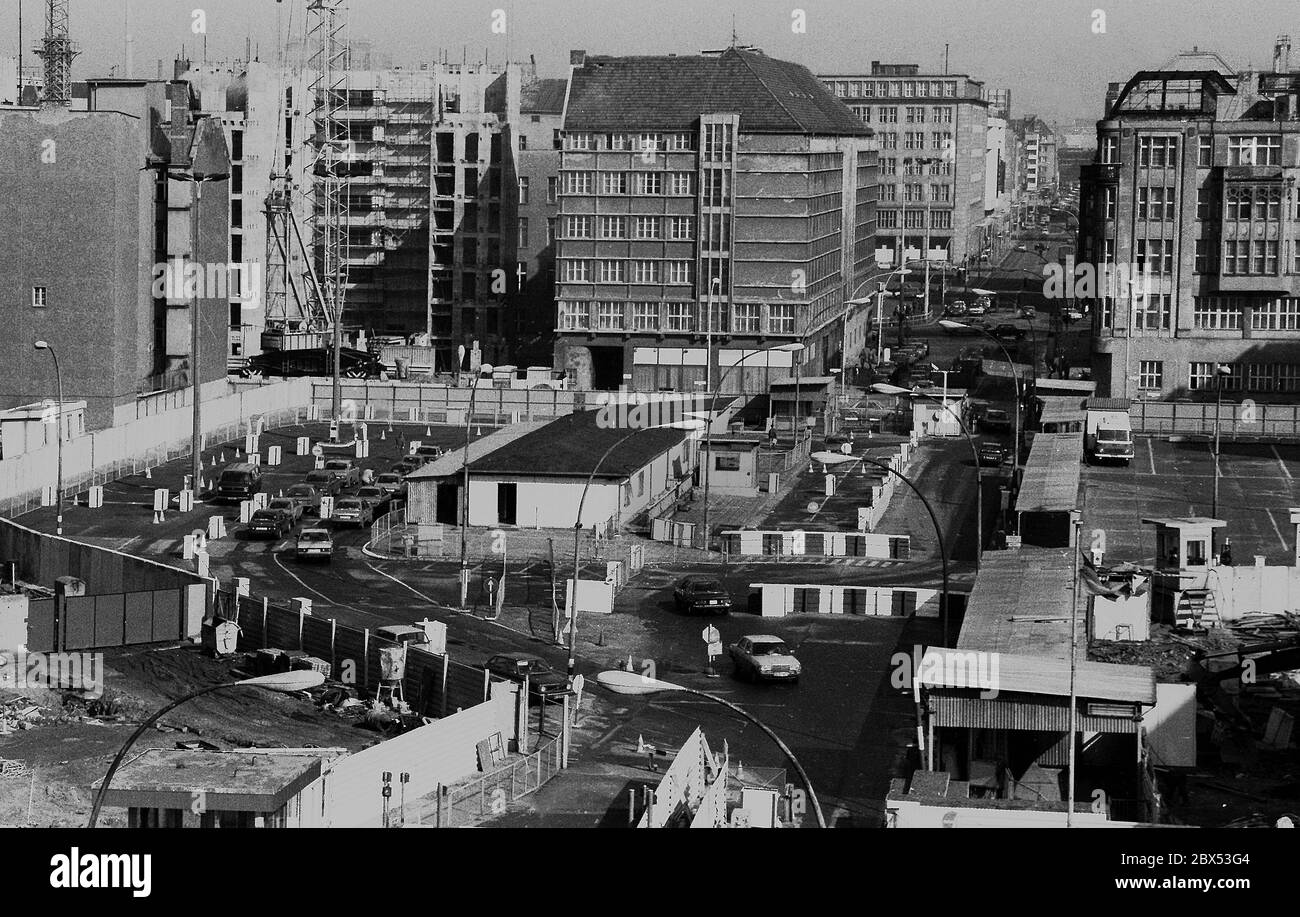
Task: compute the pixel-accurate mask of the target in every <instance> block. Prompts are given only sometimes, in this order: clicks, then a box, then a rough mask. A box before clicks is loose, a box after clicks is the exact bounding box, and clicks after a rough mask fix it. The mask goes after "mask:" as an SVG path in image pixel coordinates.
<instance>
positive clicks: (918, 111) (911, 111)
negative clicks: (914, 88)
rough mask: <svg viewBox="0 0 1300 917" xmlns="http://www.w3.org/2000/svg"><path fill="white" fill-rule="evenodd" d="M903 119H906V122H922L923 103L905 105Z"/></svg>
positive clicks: (923, 114) (923, 116) (923, 113)
mask: <svg viewBox="0 0 1300 917" xmlns="http://www.w3.org/2000/svg"><path fill="white" fill-rule="evenodd" d="M904 120H906V121H907V123H908V124H924V123H925V106H924V105H909V106H907V112H906V114H905V115H904Z"/></svg>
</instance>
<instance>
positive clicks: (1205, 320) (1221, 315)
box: [1192, 296, 1241, 331]
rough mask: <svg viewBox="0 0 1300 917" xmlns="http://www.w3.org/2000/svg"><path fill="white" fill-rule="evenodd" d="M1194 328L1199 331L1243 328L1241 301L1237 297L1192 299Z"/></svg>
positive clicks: (1201, 297) (1199, 297)
mask: <svg viewBox="0 0 1300 917" xmlns="http://www.w3.org/2000/svg"><path fill="white" fill-rule="evenodd" d="M1192 327H1193V328H1195V329H1197V330H1198V331H1236V330H1238V329H1240V328H1241V300H1240V299H1239V298H1238V297H1236V296H1197V297H1194V298H1193V299H1192Z"/></svg>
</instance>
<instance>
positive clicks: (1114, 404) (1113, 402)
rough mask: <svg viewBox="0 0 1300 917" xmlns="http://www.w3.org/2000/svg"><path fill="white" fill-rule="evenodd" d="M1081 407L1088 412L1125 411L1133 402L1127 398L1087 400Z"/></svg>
mask: <svg viewBox="0 0 1300 917" xmlns="http://www.w3.org/2000/svg"><path fill="white" fill-rule="evenodd" d="M1083 407H1084V409H1085V410H1088V411H1127V410H1129V409H1130V408H1132V407H1133V402H1132V401H1130V400H1129V399H1128V398H1087V399H1085V400H1084V402H1083Z"/></svg>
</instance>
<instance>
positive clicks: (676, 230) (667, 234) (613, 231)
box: [560, 214, 695, 242]
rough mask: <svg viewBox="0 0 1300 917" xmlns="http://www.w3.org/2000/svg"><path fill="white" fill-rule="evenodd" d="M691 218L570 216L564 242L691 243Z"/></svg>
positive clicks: (562, 232) (563, 233)
mask: <svg viewBox="0 0 1300 917" xmlns="http://www.w3.org/2000/svg"><path fill="white" fill-rule="evenodd" d="M694 227H695V221H694V219H693V218H692V217H665V216H635V217H627V216H602V217H595V216H590V215H586V214H569V215H568V216H566V217H565V218H564V225H563V226H561V227H560V228H561V237H562V238H565V239H667V240H669V241H671V242H689V241H691V240H692V239H694V238H695V234H694V232H695V229H694Z"/></svg>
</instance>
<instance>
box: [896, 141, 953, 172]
mask: <svg viewBox="0 0 1300 917" xmlns="http://www.w3.org/2000/svg"><path fill="white" fill-rule="evenodd" d="M948 149H951V147H949V148H948ZM879 162H880V174H881V175H897V174H898V160H897V159H896V158H895V157H893V156H881V157H880V160H879ZM927 166H928V167H929V169H928V174H930V175H951V174H952V162H950V161H949V160H946V159H940V158H935V157H922V158H913V157H904V158H903V174H904V175H925V174H927V168H926V167H927Z"/></svg>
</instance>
